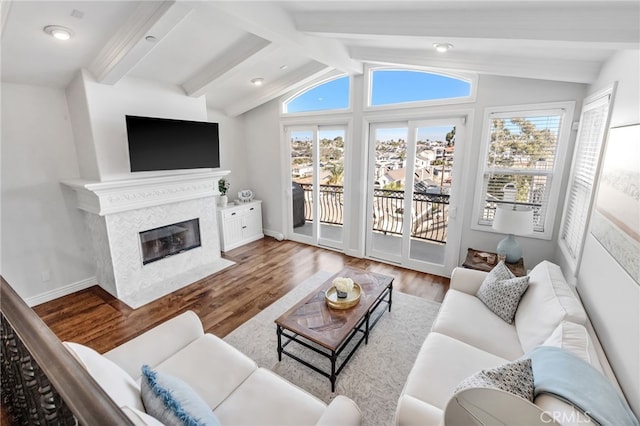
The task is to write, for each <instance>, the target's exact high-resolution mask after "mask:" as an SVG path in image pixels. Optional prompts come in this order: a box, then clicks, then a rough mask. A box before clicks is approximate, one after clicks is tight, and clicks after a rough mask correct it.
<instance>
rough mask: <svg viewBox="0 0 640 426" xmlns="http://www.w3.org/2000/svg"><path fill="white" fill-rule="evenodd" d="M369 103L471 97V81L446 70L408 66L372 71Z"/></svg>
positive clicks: (379, 104) (370, 104) (396, 102)
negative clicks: (449, 74)
mask: <svg viewBox="0 0 640 426" xmlns="http://www.w3.org/2000/svg"><path fill="white" fill-rule="evenodd" d="M370 78H371V85H370V88H371V89H370V90H371V92H370V93H369V106H373V107H375V106H383V105H393V104H401V103H407V102H428V101H435V100H444V99H455V98H469V97H470V96H471V89H472V87H471V81H469V80H465V79H462V78H457V77H452V76H448V75H444V74H435V73H430V72H425V71H417V70H407V69H374V70H372V71H371V75H370Z"/></svg>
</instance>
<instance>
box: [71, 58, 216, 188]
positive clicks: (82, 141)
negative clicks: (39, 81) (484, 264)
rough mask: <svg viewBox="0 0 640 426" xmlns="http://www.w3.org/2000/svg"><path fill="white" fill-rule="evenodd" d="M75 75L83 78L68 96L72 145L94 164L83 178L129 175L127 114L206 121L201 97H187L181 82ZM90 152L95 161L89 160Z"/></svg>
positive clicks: (122, 176) (75, 84)
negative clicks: (110, 82)
mask: <svg viewBox="0 0 640 426" xmlns="http://www.w3.org/2000/svg"><path fill="white" fill-rule="evenodd" d="M77 79H80V80H81V81H77V80H76V81H74V82H73V83H72V84H71V86H70V89H72V90H70V96H69V102H70V110H71V115H72V120H73V126H74V133H75V134H76V136H78V137H77V138H76V144H77V145H78V152H79V153H80V154H81V156H80V160H81V161H82V162H83V164H84V161H91V164H93V163H95V164H96V165H97V169H98V170H97V173H96V171H95V170H91V171H90V172H88V173H90V175H89V176H85V175H83V176H82V177H83V178H88V179H95V176H96V175H97V176H98V178H99V179H98V180H101V181H108V180H116V179H123V178H130V177H131V173H130V172H129V151H128V143H127V130H126V124H125V115H140V116H146V117H161V118H174V119H179V120H194V121H207V107H206V103H205V98H204V96H201V97H198V98H192V97H189V96H186V95H185V94H184V91H183V90H182V89H181V88H180V87H179V86H175V85H170V84H161V83H157V82H152V81H147V80H141V79H136V78H130V77H125V78H123V79H121V80H120V81H119V82H118V83H116V84H115V85H113V86H111V85H107V84H100V83H97V82H96V81H95V80H94V79H93V77H92V76H91V74H90V73H88V72H86V71H83V72H82V73H80V74H79V75H78V77H77ZM78 86H81V87H78ZM82 89H84V90H82ZM82 92H84V97H83V96H82ZM87 119H88V120H89V124H88V125H89V126H90V129H89V128H87V121H86V120H87ZM86 144H92V145H93V146H92V147H87V146H86ZM90 155H95V156H96V160H95V161H93V160H91V159H88V158H87V157H88V156H90ZM83 167H84V166H83ZM83 173H84V169H83ZM138 176H142V174H138Z"/></svg>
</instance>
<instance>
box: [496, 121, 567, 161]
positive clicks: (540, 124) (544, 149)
mask: <svg viewBox="0 0 640 426" xmlns="http://www.w3.org/2000/svg"><path fill="white" fill-rule="evenodd" d="M559 131H560V116H559V115H547V116H538V117H528V116H525V117H510V118H502V117H495V118H492V119H491V135H490V136H491V139H490V144H489V152H488V155H487V166H488V167H489V168H502V169H504V168H509V169H535V170H552V169H553V164H554V159H555V151H556V143H557V140H558V132H559Z"/></svg>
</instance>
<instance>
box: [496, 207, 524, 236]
mask: <svg viewBox="0 0 640 426" xmlns="http://www.w3.org/2000/svg"><path fill="white" fill-rule="evenodd" d="M492 228H493V229H495V230H496V231H498V232H502V233H503V234H513V235H527V234H532V233H533V210H531V209H527V210H517V209H515V208H511V207H498V208H496V213H495V217H494V218H493V225H492Z"/></svg>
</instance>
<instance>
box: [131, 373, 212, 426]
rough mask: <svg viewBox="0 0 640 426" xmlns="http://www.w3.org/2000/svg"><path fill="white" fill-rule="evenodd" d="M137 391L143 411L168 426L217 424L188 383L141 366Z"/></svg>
mask: <svg viewBox="0 0 640 426" xmlns="http://www.w3.org/2000/svg"><path fill="white" fill-rule="evenodd" d="M140 394H141V396H142V402H143V403H144V408H145V410H146V411H147V414H150V415H152V416H153V417H155V418H156V419H157V420H159V421H160V422H162V423H163V424H165V425H168V426H220V422H219V421H218V418H217V417H216V416H215V414H213V411H211V408H209V406H208V405H207V403H206V402H204V400H203V399H202V398H201V397H200V395H198V394H197V393H196V392H195V391H194V390H193V389H192V388H191V387H190V386H189V385H188V384H186V383H185V382H184V381H182V380H180V379H178V378H177V377H173V376H171V375H169V374H166V373H162V372H159V371H154V370H152V369H151V367H149V366H148V365H143V366H142V380H141V384H140Z"/></svg>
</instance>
